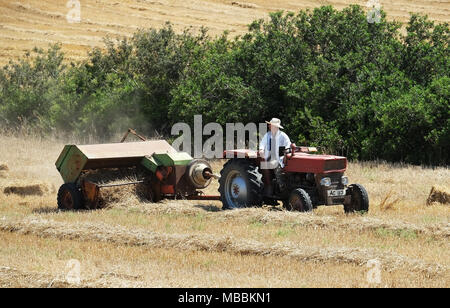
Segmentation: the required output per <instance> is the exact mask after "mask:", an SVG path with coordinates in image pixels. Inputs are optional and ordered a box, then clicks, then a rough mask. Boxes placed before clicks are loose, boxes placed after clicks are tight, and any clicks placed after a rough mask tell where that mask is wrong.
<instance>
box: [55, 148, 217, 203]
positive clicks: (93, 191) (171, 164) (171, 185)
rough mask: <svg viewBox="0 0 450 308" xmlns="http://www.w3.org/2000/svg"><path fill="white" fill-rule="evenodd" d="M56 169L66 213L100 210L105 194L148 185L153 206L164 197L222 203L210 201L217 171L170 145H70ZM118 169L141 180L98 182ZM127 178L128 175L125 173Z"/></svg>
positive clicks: (60, 194)
mask: <svg viewBox="0 0 450 308" xmlns="http://www.w3.org/2000/svg"><path fill="white" fill-rule="evenodd" d="M56 168H57V169H58V171H59V172H60V174H61V177H62V178H63V180H64V184H63V185H62V186H61V187H60V189H59V192H58V207H59V208H60V209H80V208H97V207H98V206H99V202H100V190H101V189H102V188H106V187H112V186H123V185H137V184H139V185H143V187H144V188H145V190H146V191H147V194H146V195H147V197H148V199H150V200H151V201H159V200H161V199H163V198H188V199H214V200H216V199H218V197H217V196H204V195H202V194H201V192H200V191H199V190H201V189H204V188H206V187H207V186H208V185H209V184H210V182H211V179H212V178H213V177H215V176H214V175H213V172H212V168H211V166H210V165H209V163H208V162H207V161H205V160H198V159H193V158H192V157H191V156H190V155H189V154H187V153H185V152H177V151H176V150H175V149H174V148H173V147H172V146H170V144H169V143H167V141H165V140H152V141H144V142H130V143H111V144H95V145H66V146H65V147H64V149H63V151H62V152H61V154H60V156H59V157H58V160H57V161H56ZM112 170H128V171H130V170H132V171H133V172H134V174H137V175H139V177H140V178H138V179H136V180H135V181H132V182H130V181H128V182H127V181H125V182H124V181H123V180H122V181H121V183H119V184H117V183H114V184H111V183H109V184H105V183H104V182H105V181H106V180H105V181H102V180H100V181H92V180H91V179H90V177H89V175H90V174H91V173H92V172H95V174H96V176H97V178H100V179H102V175H105V178H107V175H108V174H110V173H111V172H112ZM119 174H127V172H119Z"/></svg>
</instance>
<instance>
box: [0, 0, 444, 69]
mask: <svg viewBox="0 0 450 308" xmlns="http://www.w3.org/2000/svg"><path fill="white" fill-rule="evenodd" d="M80 3H81V23H78V24H71V23H68V22H67V20H66V15H67V13H68V12H69V8H67V7H66V1H64V0H58V1H57V0H27V1H24V0H17V1H9V0H0V64H6V63H7V62H8V61H9V59H17V58H18V57H20V56H22V55H23V54H24V53H25V51H26V50H30V49H32V48H33V47H35V46H37V47H43V48H45V47H47V46H48V45H49V44H51V43H57V42H60V43H62V45H63V50H64V51H65V53H66V54H67V56H68V58H69V60H80V59H83V58H84V57H85V56H86V54H87V52H88V51H89V50H90V49H91V48H92V47H96V46H99V47H101V46H103V38H105V37H106V36H109V37H123V36H129V35H131V34H132V33H134V32H135V31H136V30H138V29H140V28H148V27H156V28H159V27H161V26H162V25H163V24H164V23H165V22H166V21H170V22H171V23H172V24H173V25H174V27H175V29H176V30H177V31H181V30H182V29H185V28H187V27H193V29H194V30H196V29H199V28H200V27H201V26H206V27H207V28H209V29H210V34H211V35H217V34H220V33H222V32H223V31H224V30H229V31H230V35H232V36H235V35H240V34H243V33H244V32H245V31H246V25H248V24H249V23H250V22H251V21H253V20H255V19H257V18H265V17H267V13H268V12H271V11H276V10H289V11H294V12H295V11H298V10H300V9H311V8H314V7H318V6H321V5H329V4H330V5H333V6H335V7H336V8H337V9H342V8H344V7H346V6H347V5H349V4H352V3H355V4H360V5H362V6H363V7H365V4H366V1H361V0H352V1H348V0H330V1H326V0H320V1H312V0H302V1H292V0H279V1H268V0H253V1H233V0H204V1H200V0H192V1H181V0H157V1H151V0H124V1H107V0H95V1H94V0H81V1H80ZM380 3H381V4H382V6H383V8H384V10H385V11H386V12H387V13H388V18H389V19H395V20H398V21H401V22H405V21H407V20H408V18H409V13H410V12H415V13H422V14H427V15H428V16H429V17H430V19H433V20H436V21H439V22H448V21H450V1H448V0H398V1H386V0H385V1H383V0H380Z"/></svg>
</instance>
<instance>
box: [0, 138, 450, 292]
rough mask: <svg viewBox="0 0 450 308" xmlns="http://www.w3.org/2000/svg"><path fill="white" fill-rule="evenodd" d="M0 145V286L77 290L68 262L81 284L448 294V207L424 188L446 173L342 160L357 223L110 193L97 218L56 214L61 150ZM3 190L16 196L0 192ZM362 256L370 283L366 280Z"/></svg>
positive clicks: (328, 213) (8, 141)
mask: <svg viewBox="0 0 450 308" xmlns="http://www.w3.org/2000/svg"><path fill="white" fill-rule="evenodd" d="M0 144H1V147H0V166H2V165H3V167H0V170H2V169H3V170H2V171H0V287H7V286H19V287H73V286H77V285H75V284H70V283H68V282H67V281H66V278H65V277H66V274H67V272H68V268H67V262H68V261H69V260H71V259H76V260H79V261H80V263H81V286H83V287H111V286H113V287H386V286H387V287H449V286H450V271H449V266H450V254H449V251H450V249H449V248H450V245H449V244H450V243H449V236H450V224H449V221H450V207H449V205H448V204H447V205H443V204H439V203H432V204H431V205H426V200H427V197H428V194H429V192H430V190H431V187H432V186H433V185H435V184H440V185H441V187H447V188H448V187H450V171H449V170H448V169H447V168H436V169H429V168H421V167H414V166H409V165H391V164H386V163H351V164H350V166H349V170H348V175H349V177H350V179H351V182H359V183H361V184H363V185H364V186H366V188H367V190H368V192H369V197H370V202H371V208H370V211H369V213H368V214H367V215H363V216H362V215H359V214H354V215H345V214H344V213H343V208H342V207H341V206H335V207H319V208H318V209H316V210H314V212H313V213H309V214H304V213H295V212H286V211H283V210H282V209H281V208H279V207H274V208H272V207H264V208H249V209H243V210H235V211H222V210H221V209H220V207H221V205H220V203H218V202H215V201H213V202H211V201H208V202H207V201H201V202H199V201H186V200H179V201H164V202H161V203H155V204H152V203H145V202H142V201H140V200H138V199H137V198H136V197H135V195H134V194H133V192H132V191H131V190H132V189H129V190H122V191H120V195H119V192H117V191H116V192H114V191H112V192H111V193H114V194H116V195H118V196H120V197H119V198H118V199H117V200H116V201H115V202H113V203H111V204H109V207H108V208H105V209H102V210H97V211H79V212H59V211H58V210H57V209H56V207H57V205H56V191H57V189H58V187H59V185H60V184H62V180H61V179H60V176H59V174H58V172H57V171H56V169H55V167H54V161H55V160H56V158H57V156H58V155H59V152H60V151H61V149H62V146H63V144H62V143H61V142H57V141H52V140H44V139H40V138H37V137H33V138H32V137H21V138H19V137H13V136H5V135H4V136H2V137H0ZM221 164H222V163H221V162H220V161H216V162H214V169H215V171H216V172H217V171H219V169H220V167H221ZM11 186H15V187H16V188H17V187H22V188H23V189H22V191H20V190H19V191H16V192H15V193H10V194H6V193H5V189H6V188H7V187H11ZM28 186H34V188H28V189H27V188H26V187H28ZM24 187H25V188H24ZM216 189H217V184H214V185H211V187H210V188H208V192H209V193H216ZM27 193H29V194H27ZM372 259H377V260H379V262H380V264H381V283H380V284H371V283H369V282H368V281H367V274H368V271H369V270H370V268H368V267H367V262H368V261H369V260H372Z"/></svg>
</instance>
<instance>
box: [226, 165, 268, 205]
mask: <svg viewBox="0 0 450 308" xmlns="http://www.w3.org/2000/svg"><path fill="white" fill-rule="evenodd" d="M220 175H221V177H220V180H219V193H220V200H221V201H222V204H223V209H236V208H243V207H248V206H261V205H262V188H263V182H262V174H261V173H260V172H259V171H258V167H257V166H255V165H253V164H252V163H251V161H249V160H247V159H239V158H235V159H231V160H229V161H228V162H227V163H226V164H225V165H224V166H223V169H222V170H221V171H220Z"/></svg>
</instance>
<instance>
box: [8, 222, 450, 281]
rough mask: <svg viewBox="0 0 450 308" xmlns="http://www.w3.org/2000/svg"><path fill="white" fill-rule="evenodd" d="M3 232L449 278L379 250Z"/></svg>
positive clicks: (89, 229)
mask: <svg viewBox="0 0 450 308" xmlns="http://www.w3.org/2000/svg"><path fill="white" fill-rule="evenodd" d="M0 230H1V231H7V232H17V233H19V234H32V235H36V236H40V237H53V238H57V239H70V240H81V241H98V242H108V243H114V244H120V245H130V246H147V247H149V248H168V249H178V250H181V251H192V250H199V251H208V252H227V253H233V254H237V255H254V256H267V257H289V258H292V259H294V260H296V261H301V262H334V263H350V264H356V265H364V264H366V263H367V262H368V261H369V260H372V259H377V260H379V261H381V263H382V264H383V266H384V268H385V269H386V270H398V269H408V270H411V271H417V272H422V273H424V274H426V275H429V276H436V275H444V276H446V277H449V276H448V275H449V274H450V272H449V271H448V269H447V268H446V267H444V266H442V265H440V264H427V263H424V262H421V261H419V260H414V259H409V258H406V257H403V256H401V255H397V254H387V253H380V252H377V251H376V250H362V249H355V248H345V247H340V248H332V247H331V248H325V249H324V248H318V247H299V246H296V245H292V244H290V243H280V244H277V245H270V246H268V245H264V244H263V243H259V242H257V241H254V240H253V241H248V240H247V241H245V240H238V239H235V238H232V237H224V236H219V237H218V236H196V235H185V234H170V235H169V234H163V233H157V232H146V231H144V230H139V229H134V230H127V229H124V228H118V227H111V226H107V225H101V224H95V225H92V224H77V225H68V224H64V223H58V222H53V221H47V220H33V219H29V220H25V221H14V222H11V221H6V220H0Z"/></svg>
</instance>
